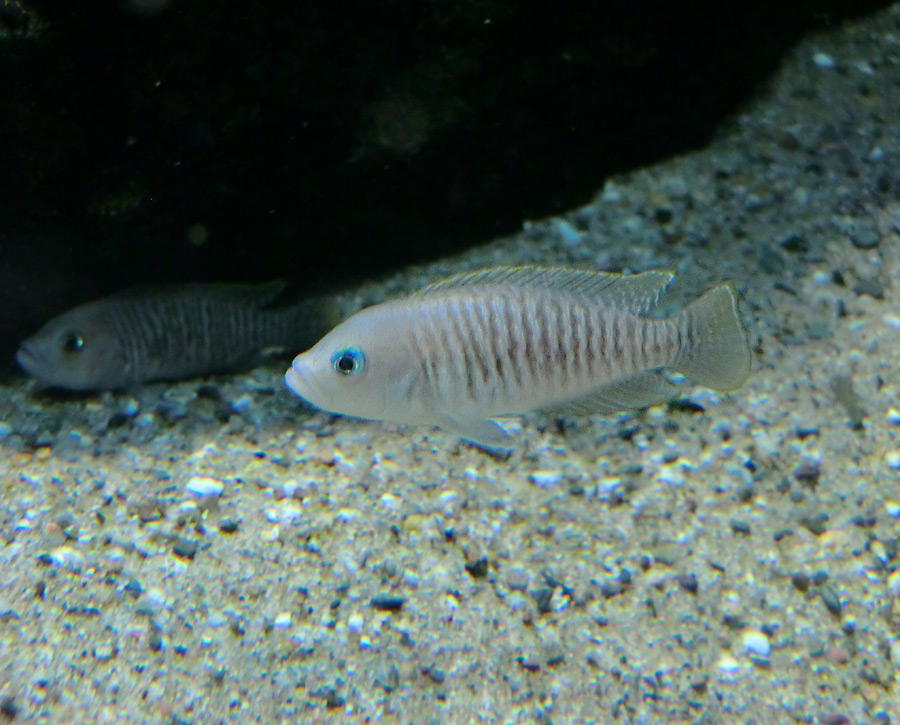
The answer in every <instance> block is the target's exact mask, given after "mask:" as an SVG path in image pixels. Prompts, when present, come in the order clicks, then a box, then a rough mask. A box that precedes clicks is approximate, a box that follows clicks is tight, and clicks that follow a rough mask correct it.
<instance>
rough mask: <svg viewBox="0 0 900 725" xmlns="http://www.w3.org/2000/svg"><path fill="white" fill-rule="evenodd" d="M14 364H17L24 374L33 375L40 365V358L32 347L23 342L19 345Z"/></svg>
mask: <svg viewBox="0 0 900 725" xmlns="http://www.w3.org/2000/svg"><path fill="white" fill-rule="evenodd" d="M16 362H17V363H19V367H21V368H22V369H23V370H24V371H25V372H26V373H28V374H29V375H34V374H35V371H36V370H37V368H38V366H39V365H40V364H41V356H40V355H39V354H38V352H37V350H35V349H34V347H33V346H32V345H29V344H28V343H27V342H23V343H22V344H21V345H19V349H18V351H17V352H16Z"/></svg>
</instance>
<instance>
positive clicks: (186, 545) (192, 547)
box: [172, 537, 200, 559]
mask: <svg viewBox="0 0 900 725" xmlns="http://www.w3.org/2000/svg"><path fill="white" fill-rule="evenodd" d="M199 548H200V545H199V544H198V543H197V542H196V541H192V540H190V539H183V538H181V537H178V538H176V539H175V543H174V544H173V545H172V553H173V554H175V555H176V556H180V557H181V558H182V559H193V558H194V557H195V556H196V555H197V550H198V549H199Z"/></svg>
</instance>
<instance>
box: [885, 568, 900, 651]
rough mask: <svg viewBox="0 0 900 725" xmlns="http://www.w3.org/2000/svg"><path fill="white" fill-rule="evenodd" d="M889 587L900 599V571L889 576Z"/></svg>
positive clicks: (895, 571)
mask: <svg viewBox="0 0 900 725" xmlns="http://www.w3.org/2000/svg"><path fill="white" fill-rule="evenodd" d="M887 585H888V590H890V592H891V594H893V595H894V598H895V599H900V569H895V570H894V571H892V572H891V573H890V575H888V578H887ZM898 666H900V662H898Z"/></svg>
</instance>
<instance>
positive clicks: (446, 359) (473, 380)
mask: <svg viewBox="0 0 900 725" xmlns="http://www.w3.org/2000/svg"><path fill="white" fill-rule="evenodd" d="M411 313H412V314H411V315H410V320H411V323H410V332H409V340H408V342H409V346H410V349H411V351H412V353H413V355H414V356H415V357H416V361H417V365H418V367H419V372H420V374H421V377H422V378H423V379H424V380H426V381H427V389H428V390H429V391H430V394H431V395H432V396H434V399H435V400H436V401H438V402H439V403H440V404H441V405H442V406H443V407H445V408H448V409H458V408H460V407H461V406H460V404H461V403H463V402H464V403H465V405H464V406H462V407H465V408H466V409H470V410H474V411H479V412H484V411H488V412H492V413H494V414H497V413H502V412H514V411H516V410H523V409H529V408H531V407H538V406H540V405H543V404H552V403H553V402H558V401H562V400H567V399H570V398H573V397H575V396H578V395H579V394H582V393H585V392H588V391H590V390H591V389H593V388H596V387H597V386H599V385H602V384H603V383H605V382H609V381H614V380H617V379H619V378H622V377H625V376H628V375H631V374H633V373H636V372H639V371H642V370H646V369H649V368H655V367H659V366H662V365H665V364H666V363H668V362H669V361H670V360H671V359H672V357H673V354H674V353H673V351H674V349H675V342H674V341H673V340H672V337H673V335H675V334H676V329H675V326H674V325H673V324H671V323H668V322H667V321H661V320H652V319H649V318H645V317H641V316H639V315H637V314H634V313H630V312H628V311H625V310H621V309H613V308H603V307H601V306H599V305H597V304H595V303H593V302H592V300H591V299H589V298H588V299H586V298H583V297H580V296H578V295H577V294H565V293H560V292H559V291H558V290H557V291H547V290H541V289H534V288H530V289H529V288H526V289H517V288H515V287H511V286H502V285H497V286H491V287H489V288H486V289H482V290H474V291H473V290H467V289H459V290H453V291H448V292H444V293H432V294H431V295H429V296H427V297H425V298H416V299H415V300H414V309H413V310H411Z"/></svg>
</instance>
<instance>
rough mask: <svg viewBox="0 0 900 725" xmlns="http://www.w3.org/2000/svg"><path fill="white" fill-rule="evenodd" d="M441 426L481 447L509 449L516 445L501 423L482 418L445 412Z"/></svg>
mask: <svg viewBox="0 0 900 725" xmlns="http://www.w3.org/2000/svg"><path fill="white" fill-rule="evenodd" d="M440 417H441V427H442V428H445V429H446V430H449V431H453V432H454V433H456V435H458V436H459V437H460V438H463V439H465V440H467V441H469V442H470V443H474V444H475V445H476V446H479V447H481V448H487V449H491V450H503V451H509V450H512V448H513V447H514V443H513V437H512V436H511V435H509V433H507V432H506V431H505V430H503V428H501V427H500V425H499V423H497V422H496V421H493V420H486V419H482V418H462V417H460V416H451V415H447V414H444V415H442V416H440Z"/></svg>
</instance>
